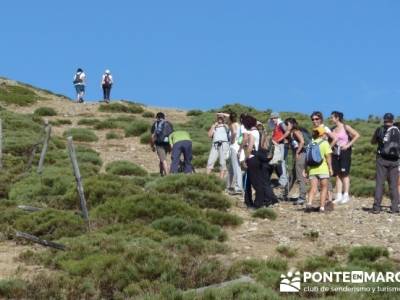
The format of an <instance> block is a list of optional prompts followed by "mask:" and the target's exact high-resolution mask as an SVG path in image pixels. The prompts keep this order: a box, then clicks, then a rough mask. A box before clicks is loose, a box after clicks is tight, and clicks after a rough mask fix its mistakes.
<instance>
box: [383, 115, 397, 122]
mask: <svg viewBox="0 0 400 300" xmlns="http://www.w3.org/2000/svg"><path fill="white" fill-rule="evenodd" d="M383 119H384V120H385V121H386V120H387V121H393V120H394V116H393V114H391V113H386V114H384V115H383Z"/></svg>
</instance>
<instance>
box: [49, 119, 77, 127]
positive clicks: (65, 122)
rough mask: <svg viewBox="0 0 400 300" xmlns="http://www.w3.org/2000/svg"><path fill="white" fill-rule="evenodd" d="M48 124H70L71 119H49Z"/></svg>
mask: <svg viewBox="0 0 400 300" xmlns="http://www.w3.org/2000/svg"><path fill="white" fill-rule="evenodd" d="M50 124H51V125H53V126H62V125H71V124H72V121H71V120H69V119H57V120H51V121H50Z"/></svg>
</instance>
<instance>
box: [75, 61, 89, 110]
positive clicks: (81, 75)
mask: <svg viewBox="0 0 400 300" xmlns="http://www.w3.org/2000/svg"><path fill="white" fill-rule="evenodd" d="M73 84H74V86H75V90H76V103H83V101H84V100H83V96H84V95H85V86H86V74H85V72H83V70H82V69H81V68H78V69H77V70H76V73H75V75H74V81H73Z"/></svg>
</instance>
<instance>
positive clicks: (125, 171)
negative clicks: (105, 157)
mask: <svg viewBox="0 0 400 300" xmlns="http://www.w3.org/2000/svg"><path fill="white" fill-rule="evenodd" d="M106 172H107V173H109V174H114V175H121V176H127V175H128V176H145V175H147V171H146V170H145V169H143V168H142V167H140V166H138V165H136V164H134V163H132V162H130V161H126V160H119V161H113V162H111V163H109V164H107V166H106Z"/></svg>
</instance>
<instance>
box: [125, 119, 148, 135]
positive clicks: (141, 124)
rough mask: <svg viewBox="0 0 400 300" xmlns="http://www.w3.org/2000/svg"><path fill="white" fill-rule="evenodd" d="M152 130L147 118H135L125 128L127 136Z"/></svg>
mask: <svg viewBox="0 0 400 300" xmlns="http://www.w3.org/2000/svg"><path fill="white" fill-rule="evenodd" d="M148 130H150V124H149V123H148V122H147V121H145V120H135V121H133V122H132V123H130V124H129V125H128V126H127V127H126V128H125V136H126V137H130V136H140V135H141V134H142V133H145V132H146V131H148Z"/></svg>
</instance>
